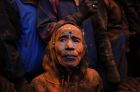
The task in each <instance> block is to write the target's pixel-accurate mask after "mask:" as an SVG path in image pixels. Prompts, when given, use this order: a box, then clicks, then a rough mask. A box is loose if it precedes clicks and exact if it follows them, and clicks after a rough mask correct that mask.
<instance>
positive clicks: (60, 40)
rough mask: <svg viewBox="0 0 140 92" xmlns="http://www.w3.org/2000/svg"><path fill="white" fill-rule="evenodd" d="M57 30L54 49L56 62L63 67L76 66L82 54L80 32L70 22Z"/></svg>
mask: <svg viewBox="0 0 140 92" xmlns="http://www.w3.org/2000/svg"><path fill="white" fill-rule="evenodd" d="M57 32H58V33H57V35H56V39H55V51H56V56H57V59H58V62H59V63H60V64H61V65H63V66H64V67H76V66H77V65H78V64H79V63H80V61H81V58H82V57H83V55H84V44H83V36H82V32H81V31H80V29H79V28H78V27H76V26H74V25H71V24H65V25H64V26H62V27H60V28H59V29H58V31H57Z"/></svg>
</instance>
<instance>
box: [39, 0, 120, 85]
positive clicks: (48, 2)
mask: <svg viewBox="0 0 140 92" xmlns="http://www.w3.org/2000/svg"><path fill="white" fill-rule="evenodd" d="M69 7H71V8H69ZM97 12H98V1H97V0H69V1H68V0H40V1H39V4H38V22H37V23H38V31H39V34H40V37H41V38H42V39H43V40H44V42H46V44H47V43H48V41H49V39H50V36H51V35H52V34H53V32H54V31H56V30H53V29H54V28H55V26H56V25H57V23H59V22H61V21H73V22H75V23H76V24H78V25H79V26H81V27H82V28H83V29H84V33H85V35H84V36H85V42H86V44H87V56H88V59H89V62H88V66H89V67H91V68H95V69H97V67H98V66H97V65H98V62H99V58H100V60H101V59H102V61H103V62H102V63H101V64H102V65H103V66H105V68H103V69H104V70H105V71H106V76H107V78H106V79H105V80H107V81H109V82H111V83H118V82H120V75H119V72H118V69H117V65H116V63H115V59H114V56H113V54H112V48H111V43H110V40H109V37H108V34H107V30H106V29H105V28H104V26H103V25H101V23H100V18H98V16H96V17H95V18H97V21H96V22H97V26H98V27H99V28H100V29H99V30H96V31H95V29H96V28H95V26H94V25H92V24H93V23H92V22H93V21H92V18H91V16H92V15H96V14H97ZM96 48H97V49H96ZM108 66H109V67H108Z"/></svg>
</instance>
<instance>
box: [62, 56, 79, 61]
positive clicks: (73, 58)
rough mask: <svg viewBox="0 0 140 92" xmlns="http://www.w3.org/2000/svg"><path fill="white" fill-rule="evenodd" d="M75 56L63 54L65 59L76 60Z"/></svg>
mask: <svg viewBox="0 0 140 92" xmlns="http://www.w3.org/2000/svg"><path fill="white" fill-rule="evenodd" d="M76 58H77V56H76V55H64V56H63V59H64V60H66V61H74V60H76Z"/></svg>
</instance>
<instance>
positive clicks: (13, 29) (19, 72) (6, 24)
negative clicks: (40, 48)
mask: <svg viewBox="0 0 140 92" xmlns="http://www.w3.org/2000/svg"><path fill="white" fill-rule="evenodd" d="M0 20H1V22H0V29H1V30H0V92H16V91H19V92H23V91H21V89H22V88H23V87H25V86H26V84H27V81H26V80H25V79H24V70H23V67H22V64H21V60H20V55H19V52H18V51H17V47H16V43H17V41H18V37H19V35H20V31H19V28H20V23H19V20H18V12H17V11H16V9H15V8H14V7H13V6H12V5H11V4H10V2H9V1H8V0H1V1H0Z"/></svg>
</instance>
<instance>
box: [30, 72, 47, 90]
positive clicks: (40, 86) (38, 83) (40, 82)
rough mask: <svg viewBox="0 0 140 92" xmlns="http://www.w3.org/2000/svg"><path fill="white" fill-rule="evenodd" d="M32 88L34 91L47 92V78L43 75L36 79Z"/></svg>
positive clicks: (32, 82) (32, 83)
mask: <svg viewBox="0 0 140 92" xmlns="http://www.w3.org/2000/svg"><path fill="white" fill-rule="evenodd" d="M31 86H32V88H33V89H34V90H37V91H39V92H40V91H41V92H45V91H44V90H45V88H46V81H45V78H44V76H43V74H41V75H39V76H37V77H35V78H34V79H33V80H32V81H31Z"/></svg>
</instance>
